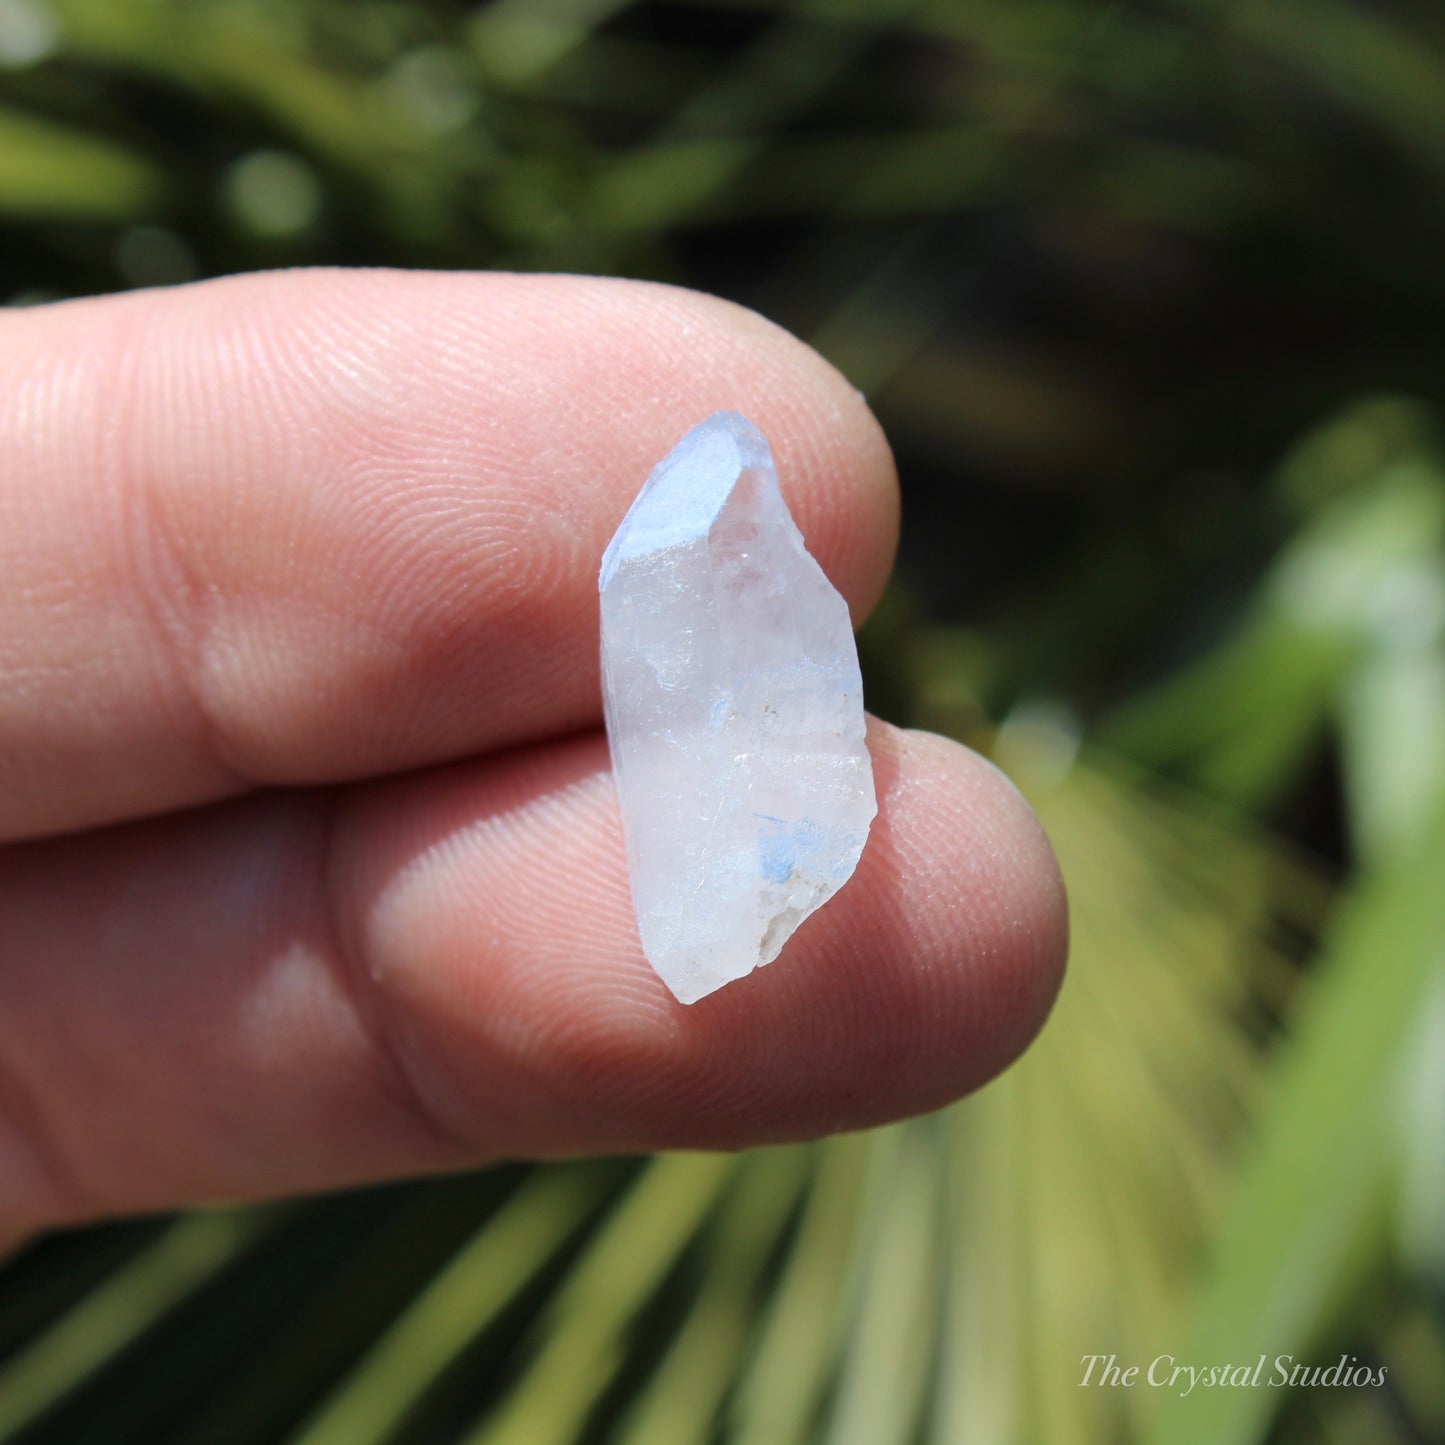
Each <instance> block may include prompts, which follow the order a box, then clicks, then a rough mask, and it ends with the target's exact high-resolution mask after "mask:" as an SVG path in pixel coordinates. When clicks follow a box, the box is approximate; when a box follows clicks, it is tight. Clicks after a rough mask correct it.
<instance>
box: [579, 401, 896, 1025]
mask: <svg viewBox="0 0 1445 1445" xmlns="http://www.w3.org/2000/svg"><path fill="white" fill-rule="evenodd" d="M598 586H599V589H600V591H601V594H602V687H603V699H604V704H605V709H606V717H607V737H608V742H609V744H610V746H611V750H612V770H613V775H614V777H615V779H616V783H617V791H618V795H619V797H620V799H621V803H622V822H623V829H624V832H625V835H626V839H627V866H628V872H629V874H630V876H631V880H632V900H633V903H634V905H635V907H636V909H637V925H638V931H639V932H640V934H641V936H642V949H643V952H644V953H645V954H646V955H647V958H648V961H649V962H650V963H651V964H652V966H653V968H655V969H656V970H657V972H658V974H659V975H661V977H662V979H663V981H664V982H665V983H666V984H667V986H668V987H669V988H670V989H671V990H672V992H673V993H674V994H675V995H676V996H677V997H678V999H680V1000H681V1001H682V1002H683V1003H693V1002H695V1001H696V1000H697V999H700V998H702V997H703V996H704V995H705V994H709V993H711V992H712V991H713V990H714V989H717V988H721V987H722V985H723V984H725V983H728V982H729V981H730V980H732V979H735V978H741V977H742V976H743V975H744V974H747V973H750V972H751V971H752V970H753V969H754V968H757V967H758V966H759V965H760V964H764V963H771V962H772V960H773V959H775V958H776V957H777V956H778V954H779V952H780V951H781V950H782V947H783V945H784V944H785V943H786V942H787V941H788V938H789V937H790V936H791V935H792V933H793V930H794V929H796V928H797V927H798V925H799V924H800V923H801V922H802V921H803V920H804V919H805V918H806V917H807V916H808V915H809V914H810V913H812V912H813V911H814V909H816V908H818V907H819V906H821V905H822V904H823V903H826V902H827V900H828V899H829V898H831V897H832V896H833V894H834V893H836V892H837V891H838V889H839V888H841V887H842V886H843V884H844V883H846V882H847V881H848V878H849V877H850V876H851V874H852V872H853V869H854V868H855V867H856V866H857V863H858V858H859V856H860V854H861V853H862V851H863V844H864V842H865V841H866V840H867V837H868V825H869V824H870V823H871V822H872V820H873V816H874V814H875V813H876V812H877V810H878V809H877V803H876V800H875V797H874V791H873V765H872V761H871V759H870V758H869V756H868V749H867V746H866V744H865V742H864V722H863V682H862V678H861V677H860V675H859V672H858V651H857V647H856V645H855V644H854V641H853V629H852V625H851V624H850V622H849V619H848V606H847V603H845V602H844V601H843V598H842V597H841V596H840V595H839V594H838V592H837V591H836V590H835V589H834V587H833V585H832V583H830V582H829V581H828V579H827V577H825V576H824V575H823V569H822V568H821V567H819V566H818V564H817V562H815V561H814V560H813V558H812V557H811V556H810V555H809V553H808V551H807V549H806V548H805V547H804V545H803V538H802V535H801V533H799V531H798V528H797V526H796V524H795V523H794V521H793V518H792V516H791V514H790V513H789V511H788V508H787V504H786V503H785V502H784V501H783V498H782V494H781V493H780V492H779V490H778V478H777V474H776V473H775V472H774V470H773V459H772V454H771V453H770V452H769V450H768V444H767V442H766V441H765V440H764V439H763V435H762V433H761V432H759V431H758V429H757V428H756V427H755V426H753V424H752V423H751V422H749V421H746V420H745V419H744V418H743V417H740V416H738V415H737V414H736V413H734V412H727V411H724V412H718V413H717V415H715V416H711V417H709V418H708V419H707V420H706V421H704V422H702V423H701V424H700V425H698V426H696V427H694V428H693V429H692V430H691V431H690V432H688V434H687V435H686V436H685V437H683V439H682V440H681V441H680V442H679V443H678V444H677V446H676V447H674V448H673V450H672V451H671V452H669V453H668V454H667V456H666V457H664V458H663V459H662V461H661V462H660V463H659V464H658V466H657V467H656V469H655V470H654V471H653V473H652V475H651V476H650V477H649V478H648V479H647V483H646V485H645V486H644V487H643V488H642V490H641V492H639V493H638V496H637V500H636V501H634V502H633V504H632V507H631V509H630V510H629V511H628V513H627V515H626V516H625V517H624V518H623V519H622V524H621V525H620V526H619V527H618V529H617V535H616V536H615V537H613V539H612V542H611V544H610V545H609V546H608V548H607V551H606V552H605V553H604V554H603V557H602V571H601V575H600V576H599V578H598Z"/></svg>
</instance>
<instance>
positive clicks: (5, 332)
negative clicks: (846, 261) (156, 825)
mask: <svg viewBox="0 0 1445 1445" xmlns="http://www.w3.org/2000/svg"><path fill="white" fill-rule="evenodd" d="M723 408H730V409H732V410H736V411H741V412H743V413H744V414H745V415H747V416H749V417H751V418H752V419H753V420H754V421H755V422H757V424H758V425H759V426H760V427H761V428H762V430H763V432H764V433H765V434H766V435H767V436H768V438H769V440H770V442H771V443H772V446H773V449H774V453H775V455H776V457H777V461H778V468H779V474H780V478H781V482H782V486H783V490H784V493H785V495H786V496H787V498H788V501H789V504H790V506H791V507H792V509H793V512H794V514H795V516H796V517H797V520H798V524H799V526H800V527H801V529H802V531H803V534H804V536H805V538H806V539H807V542H808V546H809V548H810V550H812V551H813V553H814V555H815V556H817V558H818V560H819V562H820V563H821V564H822V566H823V568H824V570H825V571H826V572H827V573H828V574H829V576H830V577H831V578H832V580H833V581H834V583H835V584H836V585H837V586H838V588H839V589H840V590H841V591H842V592H843V594H844V595H845V596H846V597H847V598H848V600H849V602H850V604H851V606H852V607H853V609H854V615H855V617H861V616H862V615H863V614H864V613H866V612H867V610H868V608H869V607H870V606H871V605H872V602H873V601H874V600H875V598H876V596H877V594H878V592H879V590H880V589H881V587H882V585H883V581H884V579H885V577H886V575H887V572H888V568H889V566H890V564H891V561H892V555H893V549H894V543H895V538H896V532H897V499H896V485H895V479H894V473H893V467H892V462H891V459H890V457H889V453H888V448H887V445H886V443H885V442H884V440H883V438H882V435H881V433H880V432H879V430H878V427H877V425H876V423H875V422H874V421H873V419H872V416H871V414H870V413H869V411H868V409H867V407H866V406H865V405H864V404H863V402H862V401H861V400H860V399H859V397H858V395H857V394H856V393H855V392H854V391H853V390H852V388H851V387H849V386H848V384H847V383H846V382H845V381H844V380H843V378H842V377H841V376H839V375H838V373H837V372H835V371H834V370H833V369H832V368H831V367H829V366H828V365H827V364H826V363H825V362H823V361H822V360H821V359H820V358H819V357H818V356H817V355H816V354H815V353H814V352H812V351H811V350H809V349H808V348H807V347H806V346H804V345H803V344H802V343H800V342H798V341H797V340H795V339H794V338H793V337H791V336H789V335H788V334H787V333H786V332H784V331H782V330H780V329H779V328H777V327H775V326H773V325H772V324H770V323H769V322H767V321H765V320H763V319H762V318H761V317H759V316H757V315H755V314H754V313H752V312H749V311H746V310H743V309H742V308H740V307H736V306H733V305H730V304H729V303H726V302H723V301H719V300H717V299H715V298H712V297H707V296H702V295H699V294H697V293H693V292H687V291H682V290H678V289H675V288H671V287H664V286H656V285H650V284H646V283H640V282H627V281H612V280H600V279H594V278H583V277H569V276H515V275H467V274H418V273H400V272H381V271H369V272H344V271H295V272H285V273H276V274H271V275H262V276H248V277H238V278H232V279H229V280H226V281H221V282H208V283H204V284H202V285H199V286H192V287H184V288H178V289H176V290H172V291H164V292H149V293H139V294H134V295H129V296H124V297H113V298H106V299H102V300H92V301H83V302H70V303H66V304H63V305H60V306H55V307H46V308H39V309H36V310H34V311H30V312H18V313H12V315H10V316H9V317H7V318H5V321H4V325H3V329H0V511H3V516H4V526H3V528H0V574H3V575H4V576H5V577H6V581H7V585H6V587H5V589H4V591H3V594H0V838H7V837H8V838H15V837H21V836H32V835H38V834H43V833H49V832H55V831H59V830H62V829H66V828H74V827H79V826H87V825H92V824H97V823H102V822H107V821H113V820H116V819H121V818H125V817H129V816H133V815H139V814H145V813H153V812H158V811H163V810H166V809H170V808H175V807H179V806H184V805H187V804H192V803H196V802H200V801H204V800H207V799H211V798H216V797H220V796H223V795H225V794H227V793H231V792H235V791H238V790H240V789H243V788H246V787H249V786H252V785H256V784H277V783H305V782H324V781H333V780H339V779H346V778H354V777H361V776H365V775H368V774H371V773H376V772H388V771H394V770H397V769H401V768H406V767H411V766H415V765H418V764H423V763H428V762H433V761H437V760H440V759H443V758H447V757H453V756H458V755H463V754H466V753H471V752H475V751H479V750H484V749H489V748H494V747H498V746H504V745H507V744H511V743H516V742H519V741H522V740H524V739H528V738H532V737H538V736H546V735H550V734H558V733H563V732H567V731H570V730H572V729H575V728H578V727H582V726H585V725H588V724H590V723H593V722H595V721H596V720H597V718H598V716H599V697H598V686H597V645H596V607H597V598H596V570H597V560H598V558H599V556H600V554H601V551H602V548H603V546H604V544H605V543H606V540H607V538H608V536H609V535H610V533H611V531H612V529H613V528H614V527H615V525H616V523H617V521H618V519H619V518H620V517H621V515H622V513H623V512H624V511H625V510H626V507H627V505H628V503H629V502H630V501H631V498H632V496H633V495H634V494H635V492H636V491H637V489H638V487H639V486H640V484H641V482H642V481H643V479H644V478H645V476H646V475H647V472H648V470H649V469H650V467H651V466H652V464H653V463H654V462H655V461H656V460H657V459H658V458H659V457H660V456H661V455H662V454H663V453H664V452H665V451H666V450H667V449H668V448H669V447H670V446H671V445H672V444H673V442H675V441H676V440H677V439H678V437H679V436H680V435H681V434H682V433H683V432H684V431H686V430H687V429H688V427H690V426H691V425H692V424H693V423H694V422H696V421H697V420H699V419H700V418H701V417H703V416H704V415H706V414H708V413H710V412H712V411H716V410H719V409H723Z"/></svg>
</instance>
